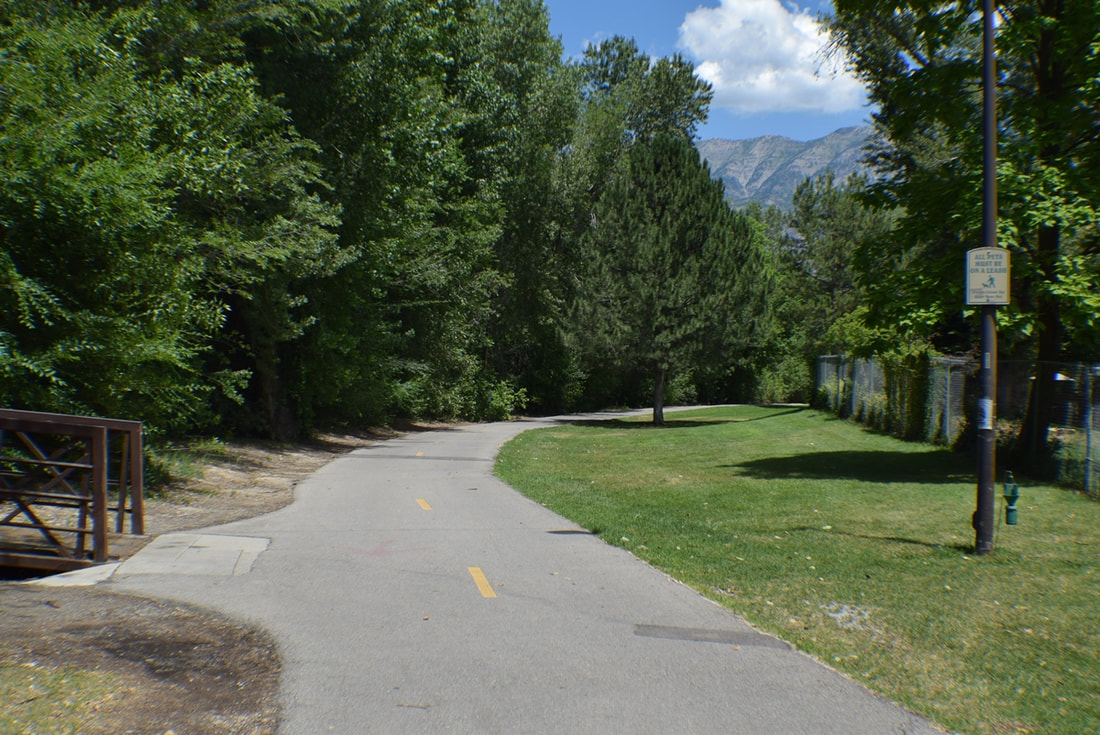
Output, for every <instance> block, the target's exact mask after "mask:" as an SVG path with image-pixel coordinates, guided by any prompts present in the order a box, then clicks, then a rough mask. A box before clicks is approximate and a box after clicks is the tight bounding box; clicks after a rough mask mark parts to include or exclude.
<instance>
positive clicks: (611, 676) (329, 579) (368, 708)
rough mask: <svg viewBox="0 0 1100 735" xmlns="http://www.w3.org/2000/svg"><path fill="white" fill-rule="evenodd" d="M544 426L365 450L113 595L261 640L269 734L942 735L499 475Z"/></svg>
mask: <svg viewBox="0 0 1100 735" xmlns="http://www.w3.org/2000/svg"><path fill="white" fill-rule="evenodd" d="M547 423H550V422H537V421H521V422H514V423H500V424H487V425H477V426H467V427H461V428H457V429H453V430H443V431H434V432H428V433H421V434H413V435H408V436H405V437H403V438H399V439H393V440H390V441H387V442H384V443H380V444H377V445H375V446H371V447H367V448H364V449H359V450H356V451H354V452H352V453H351V454H349V455H346V456H344V457H342V458H340V459H338V460H336V461H335V462H332V463H331V464H329V465H327V466H325V467H324V468H322V469H321V470H320V471H318V472H317V473H316V474H314V475H312V476H311V477H310V478H309V479H308V480H306V481H305V482H303V483H302V484H300V485H299V487H298V491H297V495H296V498H295V502H294V503H292V504H291V505H289V506H287V507H286V508H284V509H282V510H280V511H277V512H275V513H272V514H269V515H266V516H262V517H259V518H253V519H249V520H246V521H240V522H237V523H232V524H229V525H226V526H222V527H219V528H211V529H204V530H202V531H200V532H196V533H193V534H172V535H171V536H170V537H165V538H164V539H163V540H162V541H160V542H159V543H158V544H154V545H152V546H150V547H149V548H148V549H146V550H143V551H142V552H140V553H139V554H137V555H136V556H134V557H133V558H132V559H130V560H129V561H127V562H126V563H125V564H123V565H121V566H120V567H119V568H117V569H116V570H115V572H114V575H113V576H112V577H111V578H110V579H109V580H108V581H107V582H106V584H108V585H110V586H111V587H112V588H114V589H117V590H119V591H126V592H134V593H140V594H145V595H155V596H160V597H167V598H171V599H178V600H183V601H187V602H193V603H198V604H201V605H205V606H207V607H210V608H214V609H216V610H219V611H222V612H225V613H228V614H231V615H234V616H237V617H240V618H243V619H246V620H249V621H251V622H253V623H256V624H259V625H261V626H263V627H264V628H265V629H267V630H268V631H269V632H270V633H271V634H273V635H274V636H275V637H276V639H277V640H279V642H280V653H281V656H282V658H283V665H284V669H283V677H282V687H283V695H282V696H283V721H282V725H281V728H280V731H279V732H280V733H281V735H317V734H318V733H341V734H344V735H362V734H363V733H382V734H384V735H401V734H403V733H416V734H431V733H468V734H471V735H473V734H478V735H480V734H482V733H485V734H489V733H501V734H507V735H513V734H517V733H539V734H541V733H568V734H569V735H578V734H580V733H599V734H600V735H605V734H607V733H631V734H637V733H662V734H664V733H676V734H678V735H682V734H684V733H746V734H751V735H766V734H767V733H777V734H778V733H782V734H783V735H795V734H797V733H808V734H810V733H812V734H813V735H825V734H827V733H837V734H838V735H840V734H842V735H858V734H860V733H866V734H868V735H887V734H900V733H907V734H908V735H916V734H919V733H935V732H937V731H936V730H935V729H934V728H932V727H931V726H930V725H929V724H928V723H927V722H926V721H925V720H922V719H921V718H918V717H916V716H914V715H912V714H910V713H908V712H906V711H904V710H902V709H900V708H898V707H896V706H894V705H892V704H890V703H888V702H885V701H883V700H881V699H880V698H878V697H875V696H874V695H872V694H870V693H869V692H868V691H867V690H866V689H864V688H863V687H862V686H860V685H859V684H857V683H855V682H853V681H851V680H849V679H847V678H845V677H843V676H841V675H839V674H837V673H835V672H834V671H831V670H830V669H828V668H826V667H824V666H822V665H820V664H818V663H816V662H814V661H813V660H811V659H810V658H808V657H807V656H804V655H803V654H800V653H798V652H796V651H793V650H791V648H790V647H789V646H788V645H786V644H785V643H783V642H782V641H779V640H778V639H775V638H772V637H770V636H766V635H763V634H761V633H759V632H758V631H756V630H754V629H753V628H752V627H750V626H749V625H747V624H746V623H745V622H744V621H743V620H741V619H740V618H738V617H737V616H735V615H733V614H731V613H729V612H728V611H726V610H724V609H723V608H721V607H719V606H718V605H715V604H714V603H712V602H710V601H708V600H706V599H704V598H702V597H701V596H699V595H698V594H696V593H695V592H694V591H692V590H691V589H688V588H687V587H685V586H683V585H681V584H679V583H677V582H675V581H674V580H672V579H670V578H669V577H667V576H666V575H664V574H662V573H661V572H658V571H656V570H654V569H653V568H651V567H649V566H648V565H646V564H644V563H642V562H641V561H639V560H638V559H636V558H634V557H633V556H631V555H630V554H628V553H627V552H625V551H622V550H620V549H617V548H614V547H611V546H608V545H607V544H605V543H603V542H602V541H601V540H600V539H598V538H596V537H594V536H592V535H590V534H588V533H586V532H585V531H584V530H583V529H581V528H579V527H577V526H575V525H573V524H572V523H570V522H568V521H566V520H564V519H563V518H561V517H560V516H557V515H555V514H554V513H551V512H550V511H548V510H547V509H545V508H543V507H542V506H540V505H538V504H536V503H534V502H531V501H530V500H527V499H526V498H524V497H522V496H521V495H519V494H518V493H517V492H515V491H514V490H512V489H511V488H509V487H508V486H506V485H505V484H504V483H502V482H501V481H499V480H498V479H496V478H495V477H494V476H493V474H492V466H493V459H494V457H495V455H496V452H497V450H498V448H499V447H500V445H501V444H502V443H503V442H505V441H506V440H508V439H509V438H511V437H512V436H514V435H515V434H517V433H519V432H520V431H523V430H525V429H529V428H534V427H537V426H540V425H545V424H547Z"/></svg>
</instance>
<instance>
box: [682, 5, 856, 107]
mask: <svg viewBox="0 0 1100 735" xmlns="http://www.w3.org/2000/svg"><path fill="white" fill-rule="evenodd" d="M827 44H828V34H827V32H826V30H825V29H824V28H823V27H822V26H820V25H819V24H818V22H817V20H816V18H815V16H814V15H813V14H811V13H810V12H809V11H807V10H803V9H800V8H799V7H798V6H796V5H793V4H791V5H789V6H786V7H785V6H784V5H782V4H781V3H780V0H721V5H720V6H719V7H717V8H707V7H700V8H698V9H697V10H693V11H692V12H690V13H688V14H687V16H686V17H685V18H684V23H683V25H681V26H680V41H679V45H680V47H681V48H682V49H684V51H685V52H687V53H688V54H689V55H690V56H691V57H692V58H693V59H695V61H696V64H695V70H696V73H697V74H698V75H699V76H700V77H702V78H703V79H706V80H707V81H708V82H710V83H711V85H712V86H713V87H714V102H713V104H714V106H716V107H725V108H729V109H730V110H731V111H733V112H735V113H741V114H747V113H755V112H811V113H812V112H818V113H836V112H845V111H848V110H856V109H859V108H860V107H861V106H862V105H863V104H864V103H865V101H866V95H865V94H864V90H863V87H862V85H860V83H859V82H858V81H856V80H855V78H853V77H852V76H850V75H849V74H846V73H845V72H844V71H843V69H842V68H839V64H837V63H836V62H834V61H833V60H832V59H830V58H828V57H827V55H826V53H825V47H826V45H827Z"/></svg>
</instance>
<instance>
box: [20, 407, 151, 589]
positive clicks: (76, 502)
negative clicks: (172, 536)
mask: <svg viewBox="0 0 1100 735" xmlns="http://www.w3.org/2000/svg"><path fill="white" fill-rule="evenodd" d="M143 493H144V474H143V464H142V426H141V423H140V422H138V421H124V420H121V419H103V418H96V417H88V416H69V415H66V414H56V413H40V412H36V411H16V410H12V409H0V534H2V535H0V566H17V567H26V568H36V569H49V570H58V571H63V570H68V569H78V568H80V567H84V566H88V565H91V564H98V563H103V562H105V561H107V560H108V559H109V550H108V541H109V538H110V536H109V532H110V530H111V529H110V516H111V515H112V514H113V515H114V520H115V523H114V532H115V533H123V532H124V529H125V527H126V525H127V524H126V519H127V517H128V518H129V521H130V523H129V527H130V528H129V532H130V533H131V534H143V533H144V530H145V529H144V512H145V509H144V505H143ZM89 542H90V543H89Z"/></svg>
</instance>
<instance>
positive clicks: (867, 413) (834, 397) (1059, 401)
mask: <svg viewBox="0 0 1100 735" xmlns="http://www.w3.org/2000/svg"><path fill="white" fill-rule="evenodd" d="M1040 368H1043V370H1041V371H1040ZM815 372H816V380H815V405H817V406H818V407H820V408H824V409H827V410H831V411H834V412H835V413H837V414H838V415H839V416H841V417H845V418H851V419H853V420H855V421H859V422H860V423H863V424H866V425H868V426H871V427H874V428H876V429H879V430H881V431H887V432H890V433H891V434H894V435H895V436H898V437H901V438H904V439H909V440H914V441H927V442H930V443H934V444H942V445H945V446H949V447H961V446H963V445H967V444H968V443H969V442H971V441H973V436H974V432H972V431H971V430H970V429H971V421H970V419H971V417H972V416H973V415H974V411H975V408H974V406H975V404H976V402H977V398H978V393H979V391H980V387H979V385H978V365H977V363H976V362H975V361H973V360H969V359H965V358H952V357H930V356H928V355H926V354H911V355H904V356H888V357H874V358H869V359H862V358H851V357H848V356H845V355H824V356H821V357H819V358H818V359H817V366H816V371H815ZM997 372H998V380H997V417H998V433H999V434H1000V435H1001V436H1002V437H1003V438H1006V439H1008V440H1010V441H1011V440H1012V439H1013V438H1014V437H1016V436H1019V435H1021V434H1022V433H1023V432H1027V431H1037V430H1038V428H1037V427H1036V426H1025V425H1024V421H1025V417H1026V416H1027V406H1028V402H1029V401H1030V400H1031V395H1032V391H1033V389H1034V386H1035V376H1036V374H1037V373H1038V372H1042V373H1044V374H1047V375H1053V380H1054V390H1053V391H1050V395H1051V398H1050V403H1049V405H1048V406H1047V407H1046V415H1047V416H1049V417H1050V431H1049V433H1048V439H1047V441H1048V449H1049V455H1050V460H1051V465H1050V466H1049V468H1048V471H1049V473H1050V474H1051V475H1052V476H1053V479H1055V480H1057V481H1058V482H1061V483H1064V484H1066V485H1069V486H1071V487H1073V488H1075V489H1079V490H1083V491H1085V492H1087V493H1089V494H1090V495H1092V496H1094V497H1096V496H1098V495H1100V365H1089V364H1082V363H1057V364H1042V365H1039V364H1036V363H1034V362H1029V361H1005V360H1002V361H999V362H998V364H997Z"/></svg>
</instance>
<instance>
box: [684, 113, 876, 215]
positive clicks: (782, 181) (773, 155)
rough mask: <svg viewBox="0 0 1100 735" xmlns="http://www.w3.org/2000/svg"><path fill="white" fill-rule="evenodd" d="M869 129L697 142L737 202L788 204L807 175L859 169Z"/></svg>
mask: <svg viewBox="0 0 1100 735" xmlns="http://www.w3.org/2000/svg"><path fill="white" fill-rule="evenodd" d="M870 134H871V130H870V128H866V127H851V128H842V129H840V130H837V131H835V132H833V133H829V134H828V135H826V136H825V137H824V138H818V139H817V140H810V141H806V142H801V141H797V140H791V139H790V138H784V137H781V136H778V135H765V136H762V137H759V138H750V139H748V140H723V139H721V138H712V139H709V140H704V141H700V142H699V143H698V146H697V147H698V149H699V154H700V155H701V156H702V157H703V158H704V159H705V160H706V161H707V163H708V164H709V165H710V170H711V173H712V174H713V175H714V177H715V178H721V179H722V182H723V183H724V184H725V187H726V196H727V197H728V198H729V200H730V202H731V203H732V204H733V206H735V207H743V206H745V205H746V204H748V203H749V202H760V204H762V205H763V206H765V207H767V206H769V205H772V204H774V205H775V206H777V207H779V208H780V209H787V208H788V207H790V203H791V196H792V195H793V194H794V190H795V188H796V187H797V186H798V185H799V184H800V183H802V181H803V180H804V179H806V178H807V177H811V176H815V175H817V174H818V173H821V172H822V171H824V170H825V169H830V170H832V172H833V173H834V174H835V175H836V178H837V180H838V181H843V180H844V179H846V178H848V175H849V174H851V173H853V172H856V171H865V168H864V167H863V166H862V165H861V164H860V159H861V158H862V157H863V155H864V153H863V146H864V145H865V144H866V142H867V139H868V137H869V136H870Z"/></svg>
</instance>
